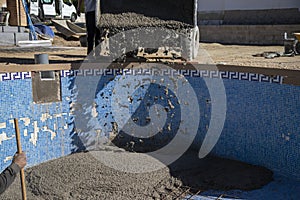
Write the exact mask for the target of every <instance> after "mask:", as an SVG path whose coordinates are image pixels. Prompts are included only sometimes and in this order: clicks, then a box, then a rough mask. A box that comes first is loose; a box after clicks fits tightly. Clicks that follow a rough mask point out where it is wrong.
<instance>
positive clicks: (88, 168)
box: [1, 149, 272, 200]
mask: <svg viewBox="0 0 300 200" xmlns="http://www.w3.org/2000/svg"><path fill="white" fill-rule="evenodd" d="M97 156H99V157H97ZM96 158H100V159H96ZM119 160H121V161H120V162H119V163H118V162H115V161H119ZM103 163H108V164H109V163H110V164H114V165H117V166H119V167H118V168H124V169H125V168H126V169H131V168H132V167H133V165H134V166H135V165H136V167H134V168H136V169H143V168H145V169H147V167H151V166H153V167H154V168H156V167H158V166H160V164H159V161H157V160H156V159H154V158H152V157H150V156H146V155H143V154H136V153H128V152H125V151H124V150H116V149H111V150H105V151H104V150H102V151H96V152H89V153H77V154H73V155H70V156H66V157H64V158H60V159H57V160H53V161H50V162H46V163H43V164H41V165H38V166H35V167H32V168H29V169H27V170H26V182H27V183H26V186H27V198H28V199H31V200H42V199H70V200H71V199H180V198H172V197H173V196H170V194H171V193H172V194H173V195H176V196H177V195H180V194H181V188H191V191H192V192H197V191H205V190H210V189H215V190H230V189H241V190H253V189H257V188H260V187H262V186H263V185H265V184H267V183H269V182H270V181H272V172H271V171H269V170H268V169H266V168H263V167H258V166H253V165H248V164H245V163H241V162H237V161H233V160H226V159H220V158H213V157H208V158H205V159H202V160H199V159H198V158H197V152H196V154H195V153H193V152H187V153H186V154H185V155H184V156H183V157H182V158H180V159H179V160H178V161H176V162H175V163H173V164H172V165H171V166H169V167H164V168H160V169H159V170H157V171H152V172H144V173H132V172H128V171H120V170H118V168H116V169H114V168H112V167H108V166H107V165H106V164H103ZM120 163H122V164H121V165H119V164H120ZM20 195H21V190H20V180H19V178H17V179H16V181H15V182H14V183H13V185H11V187H10V188H9V189H8V190H7V191H6V192H5V193H4V194H2V196H1V199H12V200H15V199H21V196H20ZM184 195H185V194H183V196H181V197H182V199H183V198H184ZM167 196H168V197H167ZM177 197H178V196H177Z"/></svg>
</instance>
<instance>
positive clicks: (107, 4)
mask: <svg viewBox="0 0 300 200" xmlns="http://www.w3.org/2000/svg"><path fill="white" fill-rule="evenodd" d="M195 5H196V1H195V0H186V1H182V0H151V1H149V0H122V1H117V2H116V1H111V0H102V1H101V6H100V7H101V9H100V10H101V17H97V20H98V21H97V25H98V28H100V30H101V32H102V38H110V39H109V49H110V53H111V55H112V57H113V58H120V57H122V56H123V55H125V54H126V53H127V52H132V51H136V50H137V49H138V47H145V48H153V49H157V48H159V47H165V46H168V47H175V48H177V47H179V48H180V49H182V52H184V53H183V55H184V56H185V57H189V54H190V45H191V39H190V37H191V29H192V28H193V27H195V25H196V22H195V21H196V20H195V19H196V17H195V16H196V13H197V12H196V9H195V8H196V6H195ZM115 35H117V36H115ZM111 38H112V39H111ZM130 54H132V53H130ZM133 54H134V53H133Z"/></svg>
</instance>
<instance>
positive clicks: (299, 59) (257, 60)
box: [0, 31, 300, 70]
mask: <svg viewBox="0 0 300 200" xmlns="http://www.w3.org/2000/svg"><path fill="white" fill-rule="evenodd" d="M55 34H56V37H55V38H54V41H53V47H51V48H30V49H29V48H19V47H0V64H1V63H3V64H5V65H7V67H9V66H10V65H20V64H34V54H39V53H48V54H49V60H50V63H70V62H81V61H83V60H84V59H85V56H86V48H84V47H80V42H79V40H78V39H76V38H70V39H68V40H66V39H64V38H63V37H62V35H61V34H60V33H57V31H55ZM200 47H201V48H200V53H199V55H198V57H197V59H196V60H195V61H197V62H199V63H204V64H205V63H207V61H208V60H209V62H208V63H210V64H213V63H214V64H224V65H237V66H250V67H251V66H252V67H262V68H280V69H296V70H300V64H299V63H300V55H297V56H294V57H277V58H274V59H266V58H263V57H253V55H254V54H259V53H263V52H270V51H272V52H274V51H275V52H281V53H282V52H283V51H284V47H283V46H242V45H222V44H217V43H201V44H200Z"/></svg>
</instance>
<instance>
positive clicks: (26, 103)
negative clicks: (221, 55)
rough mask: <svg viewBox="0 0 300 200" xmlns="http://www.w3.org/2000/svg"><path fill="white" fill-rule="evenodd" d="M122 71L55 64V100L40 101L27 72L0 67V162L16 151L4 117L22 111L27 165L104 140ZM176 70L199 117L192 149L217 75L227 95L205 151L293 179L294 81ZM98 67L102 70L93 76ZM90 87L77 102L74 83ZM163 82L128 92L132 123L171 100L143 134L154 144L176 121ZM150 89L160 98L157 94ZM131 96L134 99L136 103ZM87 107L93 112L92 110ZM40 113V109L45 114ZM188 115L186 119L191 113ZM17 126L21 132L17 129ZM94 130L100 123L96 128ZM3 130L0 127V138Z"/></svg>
mask: <svg viewBox="0 0 300 200" xmlns="http://www.w3.org/2000/svg"><path fill="white" fill-rule="evenodd" d="M122 73H126V74H127V76H131V75H136V74H131V72H130V71H122V70H98V69H96V70H79V71H62V72H61V76H62V79H61V85H62V86H61V89H62V102H59V103H52V104H41V105H37V104H34V103H33V102H32V93H31V79H30V77H31V76H30V73H15V74H13V73H11V74H0V91H1V102H0V110H1V113H0V134H3V132H4V133H6V135H5V136H6V137H7V138H6V139H5V140H3V139H1V143H0V151H1V157H0V166H1V168H2V169H3V168H4V167H5V166H7V165H8V164H9V163H10V161H9V160H8V159H9V156H12V155H13V154H14V152H15V151H16V145H15V140H14V138H13V136H14V129H13V124H12V123H10V120H12V119H13V118H15V117H17V118H20V119H21V118H28V119H30V122H29V124H26V122H27V123H28V120H27V121H26V119H23V121H22V120H20V129H21V133H23V135H22V143H23V148H24V150H25V151H27V152H28V157H29V159H28V160H29V166H31V165H35V164H39V163H41V162H44V161H47V160H50V159H54V158H58V157H61V156H64V155H67V154H70V153H71V152H74V151H80V150H86V148H89V147H91V148H92V147H93V145H97V142H98V141H100V140H101V142H107V138H109V137H110V135H111V133H112V132H113V131H114V130H113V123H114V122H115V119H114V116H113V113H112V106H113V105H115V104H113V102H112V96H113V95H114V87H115V85H116V83H118V81H119V80H120V78H122V77H121V74H122ZM149 73H150V74H151V73H153V72H149ZM172 73H173V72H172ZM178 73H179V74H182V75H184V77H185V78H186V79H187V80H188V82H189V83H190V84H191V85H192V87H193V89H194V91H195V93H196V95H197V100H198V104H199V108H200V111H201V112H200V116H199V117H200V122H195V123H199V129H198V133H197V136H196V138H195V141H194V143H193V147H194V148H195V149H199V148H200V146H201V145H202V142H203V139H204V137H205V136H206V132H207V130H208V128H209V125H210V118H211V114H212V113H211V112H212V104H211V101H212V99H211V96H210V93H209V90H208V88H207V86H206V82H207V81H211V82H214V81H219V80H220V79H223V81H224V86H225V91H226V99H227V102H226V103H227V111H226V120H225V124H224V129H223V131H222V134H221V137H220V139H219V141H218V143H217V145H216V146H215V147H214V149H213V151H212V154H215V155H218V156H222V157H226V158H231V159H236V160H241V161H244V162H248V163H251V164H255V165H262V166H265V167H268V168H269V169H271V170H273V171H274V172H276V173H278V174H282V175H286V176H292V177H294V178H298V179H300V156H299V152H300V129H299V127H300V126H299V122H300V114H299V110H300V101H299V99H300V87H299V86H291V85H283V84H282V83H283V79H284V78H283V77H281V76H272V77H270V76H266V75H262V74H253V73H240V72H218V71H205V70H203V71H196V70H180V71H178ZM100 75H103V76H101V79H100ZM80 78H81V79H82V80H83V81H86V80H87V79H90V81H86V85H82V86H78V85H77V84H76V81H78V80H79V79H80ZM80 87H82V88H80ZM128 87H130V86H128ZM90 88H95V92H94V94H93V95H94V99H93V101H92V102H90V104H91V105H87V106H86V107H85V105H78V102H80V101H81V100H82V99H79V98H83V96H84V94H85V93H81V95H78V94H79V93H78V91H84V92H87V93H89V92H90V91H89V89H90ZM166 89H167V88H161V87H158V85H155V84H151V85H149V88H148V87H147V88H146V89H145V88H136V90H135V92H134V94H133V95H132V99H131V101H132V104H131V106H130V110H131V111H130V112H131V115H132V118H135V119H139V121H137V124H138V125H140V126H144V125H145V124H147V121H146V119H147V117H148V116H149V112H148V110H147V107H149V106H151V105H153V104H154V103H158V104H160V105H161V106H163V107H167V106H168V104H169V103H171V104H172V105H174V112H173V113H172V112H170V113H169V114H168V117H167V122H166V125H165V126H164V128H163V133H164V134H160V135H159V136H158V137H153V138H151V139H148V140H147V139H145V140H144V141H143V144H144V145H145V146H150V145H153V144H155V145H156V146H155V145H154V146H155V148H161V147H162V146H161V145H165V144H166V143H167V142H168V141H170V139H172V138H173V137H174V134H176V129H177V128H178V127H177V126H176V124H177V125H178V124H179V123H180V105H177V104H178V102H177V100H176V98H174V96H176V95H175V94H174V93H172V91H168V93H167V94H166V93H165V91H166ZM125 90H126V88H124V91H125ZM24 91H28V92H24ZM157 96H159V97H162V98H161V99H160V100H159V99H157V98H156V97H157ZM167 100H171V101H170V102H168V101H167ZM137 102H139V103H140V104H139V106H138V107H137V106H136V103H137ZM92 105H93V106H92ZM95 110H96V115H95V116H92V115H93V114H92V113H93V112H95ZM45 113H47V114H48V115H46V119H45ZM43 114H44V115H43ZM171 116H172V117H171ZM174 116H175V117H174ZM78 119H80V120H78ZM190 120H191V121H193V116H191V119H190ZM79 122H81V123H83V124H85V125H87V126H86V127H87V128H86V129H85V130H80V128H81V124H78V123H79ZM35 123H36V124H37V127H38V129H39V131H38V139H37V142H36V143H34V142H32V139H31V134H32V133H34V131H35V130H34V129H35V128H34V125H35ZM4 124H5V127H4V126H3V125H4ZM167 124H171V127H172V128H171V130H175V131H170V130H169V127H168V126H167ZM46 128H48V129H51V130H55V131H54V132H55V133H56V135H52V137H51V132H49V131H47V130H46ZM25 129H26V130H27V135H26V134H25V133H24V130H25ZM98 130H100V131H99V132H97V131H98ZM119 131H120V130H119ZM24 134H25V135H24ZM52 134H53V133H52ZM120 134H122V132H121V133H120ZM125 136H126V135H125ZM3 137H4V136H3V135H2V136H1V138H3ZM130 139H131V140H132V139H133V140H135V142H138V141H139V138H134V137H132V136H130ZM95 141H97V142H96V143H95ZM158 141H163V142H162V143H160V142H158ZM89 145H90V146H89Z"/></svg>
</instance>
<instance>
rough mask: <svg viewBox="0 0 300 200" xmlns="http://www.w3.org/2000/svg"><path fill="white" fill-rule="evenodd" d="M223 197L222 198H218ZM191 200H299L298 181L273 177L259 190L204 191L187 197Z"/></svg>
mask: <svg viewBox="0 0 300 200" xmlns="http://www.w3.org/2000/svg"><path fill="white" fill-rule="evenodd" d="M222 195H223V198H219V197H221V196H222ZM187 199H191V200H208V199H209V200H214V199H218V200H233V199H250V200H269V199H272V200H273V199H274V200H275V199H276V200H294V199H295V200H296V199H300V180H292V179H289V178H286V177H282V176H279V175H275V176H274V180H273V181H272V182H271V183H269V184H268V185H266V186H264V187H263V188H261V189H257V190H252V191H240V190H230V191H214V190H210V191H206V192H203V193H201V195H199V196H193V197H191V198H190V197H187Z"/></svg>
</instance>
